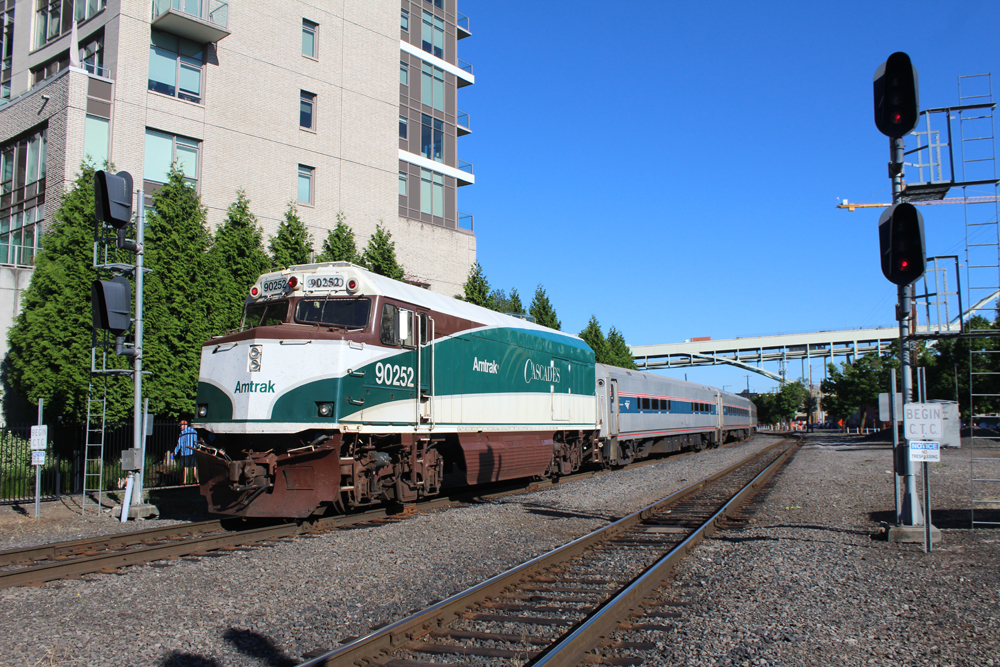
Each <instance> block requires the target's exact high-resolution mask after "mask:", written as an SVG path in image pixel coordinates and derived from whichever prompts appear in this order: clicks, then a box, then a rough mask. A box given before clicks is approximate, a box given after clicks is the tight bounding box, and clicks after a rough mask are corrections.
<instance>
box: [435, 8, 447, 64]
mask: <svg viewBox="0 0 1000 667" xmlns="http://www.w3.org/2000/svg"><path fill="white" fill-rule="evenodd" d="M433 53H434V55H436V56H437V57H438V58H444V19H440V18H438V17H437V16H435V17H434V51H433Z"/></svg>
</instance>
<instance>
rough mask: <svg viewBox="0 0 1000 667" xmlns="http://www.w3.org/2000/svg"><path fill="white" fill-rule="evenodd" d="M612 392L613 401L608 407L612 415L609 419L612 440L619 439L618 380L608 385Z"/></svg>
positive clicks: (609, 434)
mask: <svg viewBox="0 0 1000 667" xmlns="http://www.w3.org/2000/svg"><path fill="white" fill-rule="evenodd" d="M608 386H609V387H610V392H611V400H610V401H609V402H608V406H609V407H610V408H611V410H610V413H611V414H610V415H609V417H610V418H609V419H608V436H609V437H612V438H617V437H618V380H611V382H609V383H608Z"/></svg>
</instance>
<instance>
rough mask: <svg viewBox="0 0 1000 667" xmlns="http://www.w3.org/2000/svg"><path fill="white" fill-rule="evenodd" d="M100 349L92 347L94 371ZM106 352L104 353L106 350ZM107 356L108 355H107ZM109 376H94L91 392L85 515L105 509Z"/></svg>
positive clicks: (86, 436) (86, 437) (85, 457)
mask: <svg viewBox="0 0 1000 667" xmlns="http://www.w3.org/2000/svg"><path fill="white" fill-rule="evenodd" d="M98 349H99V348H98V346H97V345H95V346H94V347H92V348H91V350H90V353H91V362H92V363H91V368H94V367H95V362H96V361H97V359H96V355H97V350H98ZM102 352H103V351H102ZM105 355H106V353H105ZM108 379H109V378H108V376H107V375H103V374H96V373H91V375H90V387H89V389H88V390H87V422H86V424H84V434H83V435H84V441H83V442H84V444H83V497H82V498H81V499H80V507H81V514H86V513H87V509H88V508H93V509H95V510H96V511H97V513H98V514H100V513H101V512H102V511H103V509H104V502H103V500H104V498H103V496H104V424H105V419H106V417H107V408H108Z"/></svg>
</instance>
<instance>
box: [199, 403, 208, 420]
mask: <svg viewBox="0 0 1000 667" xmlns="http://www.w3.org/2000/svg"><path fill="white" fill-rule="evenodd" d="M197 414H198V418H199V419H204V418H205V417H207V416H208V404H207V403H201V404H199V405H198V410H197Z"/></svg>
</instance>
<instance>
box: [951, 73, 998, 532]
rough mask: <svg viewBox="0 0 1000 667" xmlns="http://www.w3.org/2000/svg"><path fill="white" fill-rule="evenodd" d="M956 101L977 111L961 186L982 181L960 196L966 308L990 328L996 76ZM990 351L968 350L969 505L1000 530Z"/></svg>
mask: <svg viewBox="0 0 1000 667" xmlns="http://www.w3.org/2000/svg"><path fill="white" fill-rule="evenodd" d="M958 96H959V104H960V105H962V106H970V107H977V108H972V109H967V110H962V111H960V112H959V114H958V124H959V138H960V141H961V167H962V174H961V177H962V181H963V182H969V181H978V182H977V183H975V185H965V186H963V187H962V195H963V197H964V198H965V199H966V201H965V206H964V209H965V243H966V271H967V280H966V284H967V285H968V288H967V289H968V295H969V299H968V303H969V304H970V306H972V307H973V308H974V309H976V310H977V311H985V316H984V319H985V320H986V322H988V323H989V325H994V323H995V322H996V321H997V319H998V316H1000V301H998V298H1000V297H998V293H1000V203H998V202H997V201H996V200H997V197H996V195H997V167H996V142H995V135H996V131H995V123H994V105H993V80H992V76H991V75H990V74H977V75H972V76H961V77H959V78H958ZM989 181H992V183H989ZM971 187H975V188H976V191H975V192H974V193H970V192H969V189H970V188H971ZM989 188H992V190H993V192H992V194H993V197H992V201H982V200H983V199H989V198H988V197H977V199H976V200H974V201H973V200H971V197H972V196H973V194H975V195H982V194H984V192H983V190H985V189H989ZM977 306H978V308H977ZM989 325H988V326H989ZM985 340H986V341H989V340H990V339H989V338H987V339H985ZM971 342H972V341H970V343H971ZM976 347H979V349H975V348H976ZM987 348H988V346H983V345H976V344H975V343H972V344H971V345H970V347H969V422H970V427H971V437H970V438H969V450H970V452H969V503H970V523H971V527H972V528H976V527H977V526H979V527H983V526H996V525H1000V516H997V513H998V509H1000V436H990V435H984V433H983V431H984V430H983V429H977V428H976V424H978V423H980V422H981V420H982V419H983V418H984V417H993V418H994V419H995V415H996V414H997V412H1000V394H998V393H996V392H997V390H996V379H997V378H998V377H1000V350H991V349H987ZM986 432H987V433H989V432H990V431H986ZM991 519H995V520H991Z"/></svg>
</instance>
